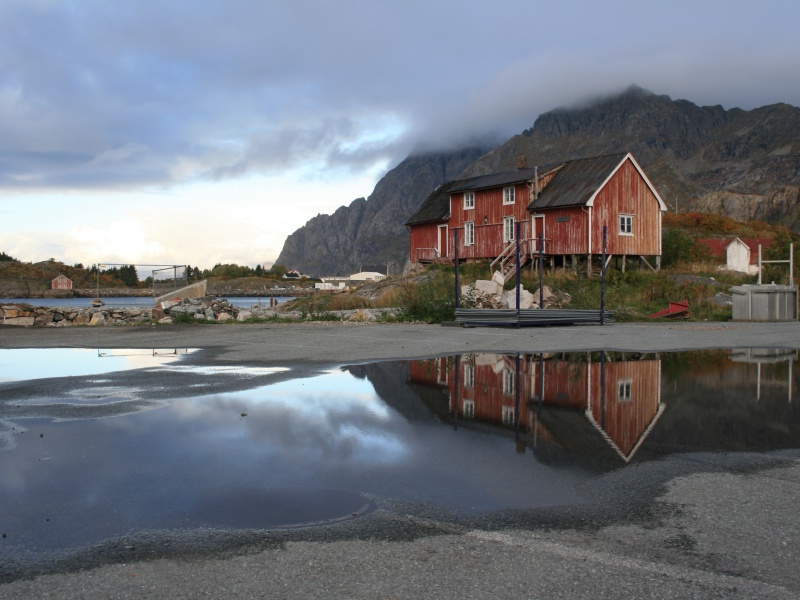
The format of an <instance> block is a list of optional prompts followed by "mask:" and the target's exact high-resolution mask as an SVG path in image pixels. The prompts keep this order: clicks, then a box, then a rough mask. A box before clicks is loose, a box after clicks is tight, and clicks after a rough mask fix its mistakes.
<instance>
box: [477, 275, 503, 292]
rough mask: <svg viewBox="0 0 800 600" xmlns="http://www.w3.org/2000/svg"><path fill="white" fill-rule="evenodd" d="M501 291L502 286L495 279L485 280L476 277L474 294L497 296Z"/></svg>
mask: <svg viewBox="0 0 800 600" xmlns="http://www.w3.org/2000/svg"><path fill="white" fill-rule="evenodd" d="M502 293H503V286H502V285H500V284H499V283H497V282H496V281H494V280H492V281H486V280H485V279H478V280H477V281H476V282H475V294H476V295H479V294H487V295H490V296H497V295H499V294H502Z"/></svg>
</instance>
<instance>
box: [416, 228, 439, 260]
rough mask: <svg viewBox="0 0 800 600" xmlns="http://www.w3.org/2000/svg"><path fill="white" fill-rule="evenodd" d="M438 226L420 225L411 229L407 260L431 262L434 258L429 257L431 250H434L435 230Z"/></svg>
mask: <svg viewBox="0 0 800 600" xmlns="http://www.w3.org/2000/svg"><path fill="white" fill-rule="evenodd" d="M438 225H439V224H437V223H422V224H420V225H413V226H412V227H411V233H410V236H409V237H410V245H411V249H410V252H409V259H410V260H411V262H419V261H420V260H431V259H432V258H434V257H435V256H431V250H432V249H433V248H436V242H437V238H436V235H437V233H436V231H437V229H436V228H437V226H438ZM434 254H435V253H434Z"/></svg>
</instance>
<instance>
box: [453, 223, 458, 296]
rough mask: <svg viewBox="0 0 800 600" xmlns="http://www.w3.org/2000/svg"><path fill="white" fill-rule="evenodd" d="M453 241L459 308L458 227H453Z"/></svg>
mask: <svg viewBox="0 0 800 600" xmlns="http://www.w3.org/2000/svg"><path fill="white" fill-rule="evenodd" d="M453 243H454V244H455V261H456V309H458V308H459V306H458V296H459V291H460V290H459V288H458V229H457V228H456V229H453Z"/></svg>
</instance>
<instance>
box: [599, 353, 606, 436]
mask: <svg viewBox="0 0 800 600" xmlns="http://www.w3.org/2000/svg"><path fill="white" fill-rule="evenodd" d="M600 427H601V428H602V429H603V431H605V430H606V351H605V350H602V351H601V352H600Z"/></svg>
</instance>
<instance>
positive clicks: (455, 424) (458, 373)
mask: <svg viewBox="0 0 800 600" xmlns="http://www.w3.org/2000/svg"><path fill="white" fill-rule="evenodd" d="M460 377H461V355H460V354H456V379H455V381H454V382H453V391H454V395H455V399H454V400H453V431H458V401H459V391H460V390H459V383H460Z"/></svg>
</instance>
